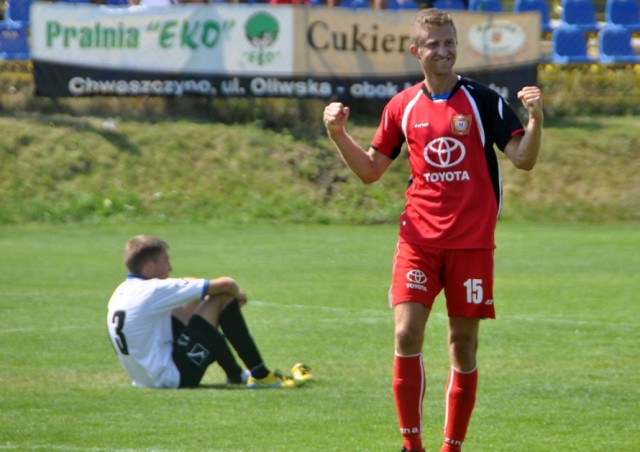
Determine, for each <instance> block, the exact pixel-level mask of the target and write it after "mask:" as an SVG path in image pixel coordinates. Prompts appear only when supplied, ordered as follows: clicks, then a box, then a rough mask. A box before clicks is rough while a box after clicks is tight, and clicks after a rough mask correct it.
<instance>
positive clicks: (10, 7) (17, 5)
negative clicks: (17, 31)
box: [5, 0, 33, 22]
mask: <svg viewBox="0 0 640 452" xmlns="http://www.w3.org/2000/svg"><path fill="white" fill-rule="evenodd" d="M32 1H33V0H7V3H6V10H5V16H6V18H7V20H10V21H14V22H29V7H30V6H31V3H32Z"/></svg>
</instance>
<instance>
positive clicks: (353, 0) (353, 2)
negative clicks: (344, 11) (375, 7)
mask: <svg viewBox="0 0 640 452" xmlns="http://www.w3.org/2000/svg"><path fill="white" fill-rule="evenodd" d="M338 6H339V7H341V8H353V9H367V8H371V5H370V4H369V2H368V0H340V1H339V2H338Z"/></svg>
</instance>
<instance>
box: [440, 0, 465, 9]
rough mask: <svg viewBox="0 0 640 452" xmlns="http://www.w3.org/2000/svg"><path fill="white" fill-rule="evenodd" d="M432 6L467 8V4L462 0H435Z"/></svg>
mask: <svg viewBox="0 0 640 452" xmlns="http://www.w3.org/2000/svg"><path fill="white" fill-rule="evenodd" d="M431 6H432V7H433V8H439V9H444V10H465V9H467V6H466V5H465V4H464V2H463V1H462V0H435V1H434V2H433V3H432V4H431Z"/></svg>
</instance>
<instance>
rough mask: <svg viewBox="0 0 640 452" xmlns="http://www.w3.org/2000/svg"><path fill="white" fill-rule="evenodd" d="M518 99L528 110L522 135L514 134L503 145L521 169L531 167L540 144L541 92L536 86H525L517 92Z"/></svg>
mask: <svg viewBox="0 0 640 452" xmlns="http://www.w3.org/2000/svg"><path fill="white" fill-rule="evenodd" d="M518 99H520V101H521V102H522V105H523V106H524V107H525V108H526V109H527V111H528V112H529V120H528V122H527V125H526V126H525V132H524V135H518V136H515V137H513V138H512V139H511V141H509V143H508V144H507V146H506V147H505V150H504V153H505V154H506V155H507V156H508V157H509V159H510V160H511V161H512V162H513V164H514V166H515V167H516V168H518V169H521V170H526V171H529V170H531V169H533V167H534V166H535V164H536V160H537V159H538V153H539V152H540V146H541V145H542V123H543V122H544V115H543V112H542V93H541V91H540V88H538V87H537V86H525V87H524V88H522V89H521V90H520V91H519V92H518Z"/></svg>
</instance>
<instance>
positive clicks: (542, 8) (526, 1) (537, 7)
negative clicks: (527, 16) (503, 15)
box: [513, 0, 552, 33]
mask: <svg viewBox="0 0 640 452" xmlns="http://www.w3.org/2000/svg"><path fill="white" fill-rule="evenodd" d="M513 11H514V12H516V13H524V12H529V11H539V12H540V29H541V30H542V31H543V32H545V33H548V32H550V31H551V30H552V27H551V16H550V15H549V5H547V0H516V1H515V3H514V4H513Z"/></svg>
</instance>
